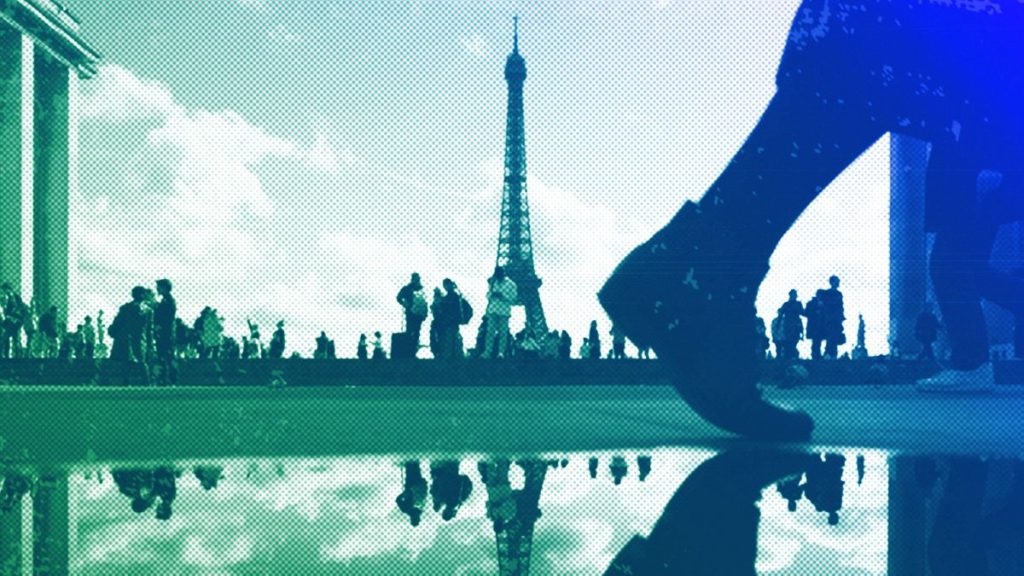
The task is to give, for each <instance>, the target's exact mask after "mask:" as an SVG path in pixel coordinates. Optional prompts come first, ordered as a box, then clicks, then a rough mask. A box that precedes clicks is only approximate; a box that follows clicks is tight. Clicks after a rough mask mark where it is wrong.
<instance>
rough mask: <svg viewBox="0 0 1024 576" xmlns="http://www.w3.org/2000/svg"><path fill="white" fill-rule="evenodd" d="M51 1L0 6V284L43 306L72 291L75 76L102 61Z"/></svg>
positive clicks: (62, 314)
mask: <svg viewBox="0 0 1024 576" xmlns="http://www.w3.org/2000/svg"><path fill="white" fill-rule="evenodd" d="M80 28H81V26H80V23H79V21H78V20H77V19H76V18H75V17H74V16H73V15H72V14H71V13H70V12H68V10H67V8H66V7H64V6H63V5H61V4H59V3H57V2H55V1H53V0H0V159H2V160H0V283H3V282H7V283H10V284H11V286H12V288H13V289H14V290H15V291H20V292H21V295H22V297H23V298H24V299H25V300H26V301H28V300H29V299H31V298H34V299H35V301H36V304H37V306H38V309H39V310H44V309H45V308H47V307H49V306H50V305H55V306H57V309H58V310H59V318H60V319H61V320H66V314H67V307H68V294H69V286H68V283H69V269H70V265H71V259H70V258H69V248H70V246H69V241H68V240H69V239H68V228H69V226H68V224H69V223H68V219H69V209H68V202H69V199H71V198H73V197H75V195H76V193H77V187H78V174H77V162H78V146H77V128H78V125H77V124H78V117H77V110H76V108H77V105H76V104H77V102H76V101H77V98H78V80H79V79H83V78H89V77H91V76H93V75H94V74H96V71H97V65H98V63H99V59H100V55H99V54H98V53H97V52H96V50H95V49H93V48H92V47H91V46H89V44H88V43H87V42H86V41H85V40H84V39H83V38H82V36H81V31H80Z"/></svg>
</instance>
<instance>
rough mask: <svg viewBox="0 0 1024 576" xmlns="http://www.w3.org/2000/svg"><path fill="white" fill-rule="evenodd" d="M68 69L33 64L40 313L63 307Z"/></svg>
mask: <svg viewBox="0 0 1024 576" xmlns="http://www.w3.org/2000/svg"><path fill="white" fill-rule="evenodd" d="M69 75H70V72H69V70H68V68H67V67H66V66H65V65H64V64H63V63H61V62H59V61H57V60H55V59H54V58H52V57H51V56H50V55H49V54H45V53H40V54H38V55H37V58H36V61H35V104H36V111H35V187H34V198H33V200H34V204H33V226H32V228H33V234H34V237H33V243H34V246H33V256H34V257H33V282H32V285H33V286H32V287H33V295H34V296H35V299H36V304H37V310H39V312H40V314H41V313H42V312H43V311H45V310H46V309H47V308H49V307H50V306H51V305H54V306H57V310H58V320H59V321H60V320H64V319H66V315H67V306H68V199H69V193H70V188H71V171H70V155H71V153H72V146H71V140H72V135H71V134H70V130H69V125H70V122H69V121H70V119H71V116H70V110H69V107H68V106H69V103H70V92H71V79H70V78H69Z"/></svg>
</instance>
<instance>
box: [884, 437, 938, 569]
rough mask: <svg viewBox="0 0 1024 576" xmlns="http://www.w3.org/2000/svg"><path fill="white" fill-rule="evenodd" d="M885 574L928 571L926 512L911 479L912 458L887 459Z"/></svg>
mask: <svg viewBox="0 0 1024 576" xmlns="http://www.w3.org/2000/svg"><path fill="white" fill-rule="evenodd" d="M888 512H889V569H888V571H887V573H888V574H894V575H895V574H899V575H901V576H926V575H927V574H928V572H929V571H928V568H927V561H928V521H927V520H928V513H927V507H926V503H925V499H924V495H923V494H922V493H921V489H920V488H919V487H918V485H917V482H916V480H915V471H914V459H913V458H911V457H903V458H892V459H890V460H889V511H888Z"/></svg>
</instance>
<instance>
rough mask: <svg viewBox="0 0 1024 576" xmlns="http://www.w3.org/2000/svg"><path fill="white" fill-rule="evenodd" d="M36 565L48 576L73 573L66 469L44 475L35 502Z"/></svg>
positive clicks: (33, 511) (33, 537)
mask: <svg viewBox="0 0 1024 576" xmlns="http://www.w3.org/2000/svg"><path fill="white" fill-rule="evenodd" d="M32 506H33V509H32V542H33V547H32V565H33V569H34V573H35V574H37V575H45V576H66V575H67V574H70V558H71V556H70V554H71V548H72V546H73V544H74V540H73V538H72V537H73V531H72V526H71V522H70V518H71V516H72V511H71V498H70V493H69V486H68V476H67V474H66V473H63V472H49V473H45V474H42V475H41V476H40V478H39V484H38V485H37V488H36V493H35V497H34V498H33V502H32Z"/></svg>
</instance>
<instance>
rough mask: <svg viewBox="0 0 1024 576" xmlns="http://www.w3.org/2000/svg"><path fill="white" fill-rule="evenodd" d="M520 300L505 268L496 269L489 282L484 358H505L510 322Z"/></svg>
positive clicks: (514, 284)
mask: <svg viewBox="0 0 1024 576" xmlns="http://www.w3.org/2000/svg"><path fill="white" fill-rule="evenodd" d="M518 299H519V290H518V288H517V287H516V283H515V282H513V281H512V279H511V278H509V277H508V276H506V275H505V268H503V267H502V266H495V267H494V275H493V276H491V278H490V279H489V280H488V281H487V311H486V312H485V315H486V316H487V338H486V340H484V352H483V357H484V358H493V357H495V356H497V357H498V358H504V357H505V353H506V351H507V350H508V320H509V317H510V316H511V315H512V306H513V305H514V304H515V303H516V302H517V301H518Z"/></svg>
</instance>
